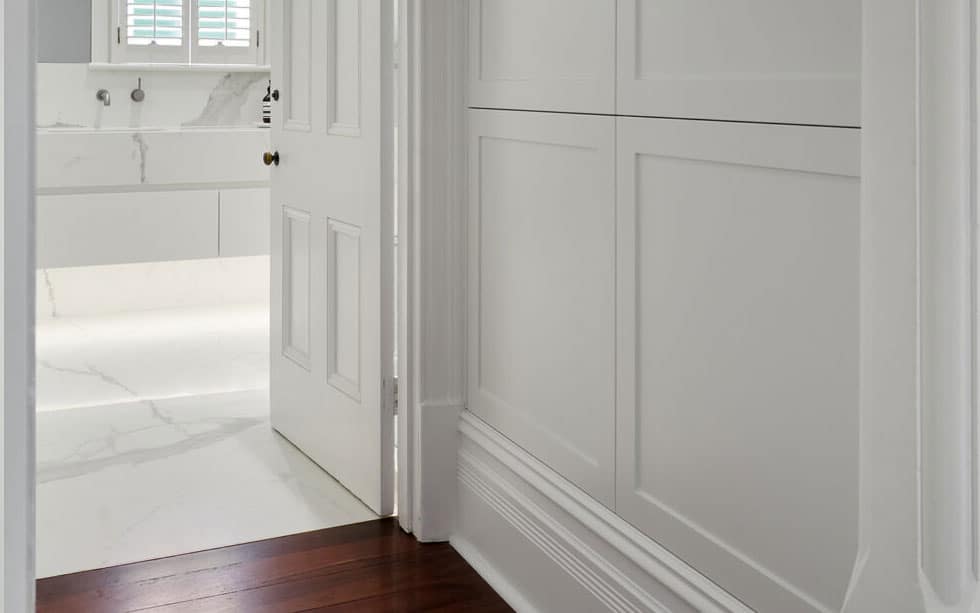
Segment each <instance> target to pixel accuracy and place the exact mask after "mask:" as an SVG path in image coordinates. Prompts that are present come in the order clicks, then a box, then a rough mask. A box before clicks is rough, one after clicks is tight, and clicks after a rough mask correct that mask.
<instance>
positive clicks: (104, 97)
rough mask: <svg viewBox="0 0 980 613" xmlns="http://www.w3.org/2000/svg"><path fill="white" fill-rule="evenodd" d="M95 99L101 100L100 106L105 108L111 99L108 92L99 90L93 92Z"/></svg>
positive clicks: (110, 102)
mask: <svg viewBox="0 0 980 613" xmlns="http://www.w3.org/2000/svg"><path fill="white" fill-rule="evenodd" d="M95 97H96V98H98V99H99V100H101V101H102V104H103V105H105V106H109V105H110V104H112V99H111V98H110V96H109V90H107V89H100V90H99V91H97V92H95Z"/></svg>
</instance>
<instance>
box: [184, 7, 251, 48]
mask: <svg viewBox="0 0 980 613" xmlns="http://www.w3.org/2000/svg"><path fill="white" fill-rule="evenodd" d="M250 4H251V2H250V0H198V8H197V10H198V14H197V19H198V21H197V39H198V40H197V44H198V45H199V46H201V47H219V46H224V47H248V46H249V45H250V43H251V38H252V29H251V6H250Z"/></svg>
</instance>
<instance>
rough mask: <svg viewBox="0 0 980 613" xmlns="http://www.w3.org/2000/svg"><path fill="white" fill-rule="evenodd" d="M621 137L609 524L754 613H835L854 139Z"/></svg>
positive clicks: (844, 523)
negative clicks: (621, 526)
mask: <svg viewBox="0 0 980 613" xmlns="http://www.w3.org/2000/svg"><path fill="white" fill-rule="evenodd" d="M617 122H618V129H617V143H618V152H619V156H618V158H619V165H618V170H617V174H618V179H617V181H618V205H617V223H618V233H617V251H618V256H617V275H616V276H617V280H618V281H617V326H618V330H619V334H618V339H619V344H618V346H617V356H618V359H617V365H618V371H617V389H618V394H617V438H616V443H617V464H616V474H617V489H616V510H617V512H618V513H619V514H620V515H622V516H623V517H624V518H625V519H626V520H627V521H629V522H631V523H633V524H634V525H636V526H637V527H638V528H640V529H641V530H642V531H644V532H645V533H646V534H647V535H649V536H650V537H652V538H654V539H655V540H657V541H659V542H660V543H661V544H662V545H664V546H665V547H667V548H668V549H669V550H671V551H672V552H673V553H675V554H677V555H678V556H680V557H681V558H683V559H684V560H685V561H686V562H688V563H689V564H691V565H692V566H693V567H695V568H697V569H698V570H699V571H701V572H702V573H704V574H705V575H706V576H708V577H709V578H711V579H712V580H714V581H715V582H716V583H718V584H719V585H721V586H722V587H724V588H725V589H727V590H728V591H730V592H731V593H732V594H734V595H735V596H737V597H739V598H740V599H742V600H743V601H744V602H746V603H747V604H749V605H750V606H752V607H753V608H755V609H756V610H759V611H780V612H781V613H793V612H803V611H806V612H814V611H830V610H833V611H837V610H840V607H841V605H842V602H843V598H844V593H845V590H846V589H847V586H848V582H849V580H850V576H851V570H852V567H853V565H854V562H855V557H856V554H857V526H858V264H859V262H858V230H859V226H858V216H859V210H858V209H859V184H860V182H859V179H858V172H859V166H858V164H859V157H860V133H859V131H858V130H852V129H835V128H814V127H796V126H766V125H746V124H733V123H718V122H696V121H677V120H664V119H635V118H621V119H618V120H617Z"/></svg>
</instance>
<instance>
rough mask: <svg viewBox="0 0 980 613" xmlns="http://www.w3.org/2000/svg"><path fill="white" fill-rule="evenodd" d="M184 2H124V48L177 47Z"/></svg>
mask: <svg viewBox="0 0 980 613" xmlns="http://www.w3.org/2000/svg"><path fill="white" fill-rule="evenodd" d="M183 35H184V0H126V44H128V45H137V46H149V45H160V46H164V47H180V46H181V45H182V44H183V38H184V36H183Z"/></svg>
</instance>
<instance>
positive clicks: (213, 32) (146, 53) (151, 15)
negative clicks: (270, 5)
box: [93, 0, 265, 64]
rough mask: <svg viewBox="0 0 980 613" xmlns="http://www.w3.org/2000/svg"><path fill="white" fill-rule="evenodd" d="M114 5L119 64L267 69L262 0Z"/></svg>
mask: <svg viewBox="0 0 980 613" xmlns="http://www.w3.org/2000/svg"><path fill="white" fill-rule="evenodd" d="M110 1H111V2H112V5H113V7H114V8H113V11H112V18H113V23H114V24H115V25H114V28H113V31H112V35H113V40H112V44H111V50H110V60H111V61H112V62H113V63H146V62H149V63H162V64H262V63H264V62H263V59H264V57H265V50H264V49H263V48H262V47H261V46H260V45H261V44H262V41H261V38H260V36H261V28H260V24H262V23H263V21H264V11H263V10H262V9H263V8H264V7H263V1H262V0H110ZM96 31H97V29H93V32H96Z"/></svg>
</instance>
